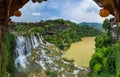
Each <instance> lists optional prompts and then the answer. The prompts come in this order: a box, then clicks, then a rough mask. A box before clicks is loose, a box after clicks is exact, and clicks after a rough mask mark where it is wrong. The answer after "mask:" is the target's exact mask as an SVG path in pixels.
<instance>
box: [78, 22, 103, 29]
mask: <svg viewBox="0 0 120 77" xmlns="http://www.w3.org/2000/svg"><path fill="white" fill-rule="evenodd" d="M78 25H89V26H94V27H99V28H102V23H98V22H81V23H79V24H78Z"/></svg>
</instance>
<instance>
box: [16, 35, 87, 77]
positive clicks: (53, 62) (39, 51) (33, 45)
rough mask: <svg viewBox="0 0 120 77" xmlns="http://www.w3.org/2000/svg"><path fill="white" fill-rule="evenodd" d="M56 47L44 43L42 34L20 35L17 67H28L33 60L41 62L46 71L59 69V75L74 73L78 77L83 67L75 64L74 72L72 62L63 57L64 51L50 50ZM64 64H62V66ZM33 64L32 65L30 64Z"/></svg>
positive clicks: (63, 76)
mask: <svg viewBox="0 0 120 77" xmlns="http://www.w3.org/2000/svg"><path fill="white" fill-rule="evenodd" d="M49 47H50V48H51V49H52V47H53V49H55V48H56V46H55V45H53V44H50V43H46V44H44V43H43V38H42V36H41V35H40V34H37V35H30V36H29V37H24V36H21V35H18V36H17V38H16V47H15V53H16V58H15V66H16V68H19V67H22V68H23V69H27V68H26V67H27V66H29V65H30V64H31V62H34V63H37V64H39V66H40V67H41V68H42V70H44V71H46V70H47V71H48V70H49V71H58V72H61V75H58V77H61V76H62V77H67V76H66V75H68V74H69V75H74V77H77V75H78V74H79V72H80V70H85V69H84V68H83V69H81V68H79V67H77V65H74V66H73V67H72V69H74V70H73V71H72V72H68V71H71V70H69V69H71V62H67V61H65V60H64V59H62V55H59V54H61V53H62V52H59V51H57V50H50V48H49ZM61 65H62V66H61ZM30 66H31V65H30ZM69 66H70V67H69Z"/></svg>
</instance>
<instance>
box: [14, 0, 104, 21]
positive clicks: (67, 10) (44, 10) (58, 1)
mask: <svg viewBox="0 0 120 77" xmlns="http://www.w3.org/2000/svg"><path fill="white" fill-rule="evenodd" d="M99 10H100V8H99V7H98V6H97V4H95V2H93V0H48V1H46V2H43V3H32V2H31V1H29V2H28V3H27V4H26V5H24V6H23V8H21V9H20V11H21V12H22V16H21V17H12V20H13V21H15V22H38V21H40V20H48V19H58V18H61V19H65V20H71V21H73V22H76V23H80V22H101V23H102V22H103V20H104V18H102V17H100V16H99Z"/></svg>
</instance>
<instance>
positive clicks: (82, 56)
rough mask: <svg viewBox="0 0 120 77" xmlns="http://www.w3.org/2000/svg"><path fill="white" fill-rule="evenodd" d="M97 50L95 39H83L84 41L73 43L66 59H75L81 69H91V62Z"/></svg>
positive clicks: (66, 54)
mask: <svg viewBox="0 0 120 77" xmlns="http://www.w3.org/2000/svg"><path fill="white" fill-rule="evenodd" d="M94 49H95V37H86V38H82V41H80V42H76V43H73V44H72V45H71V47H70V48H69V49H68V51H66V53H65V55H64V57H65V58H68V59H74V60H75V64H76V65H78V66H80V67H89V61H90V59H91V56H92V54H93V53H94V51H95V50H94Z"/></svg>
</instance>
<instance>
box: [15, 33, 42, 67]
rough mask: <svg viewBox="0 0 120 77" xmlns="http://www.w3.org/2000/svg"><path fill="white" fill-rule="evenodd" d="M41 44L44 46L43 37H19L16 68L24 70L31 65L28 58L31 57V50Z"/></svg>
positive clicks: (17, 40) (16, 50) (17, 39)
mask: <svg viewBox="0 0 120 77" xmlns="http://www.w3.org/2000/svg"><path fill="white" fill-rule="evenodd" d="M38 37H39V38H38ZM39 44H43V42H42V39H41V36H36V35H31V36H30V37H27V38H26V37H24V36H21V35H18V36H17V38H16V47H15V53H16V59H15V66H16V68H18V67H19V66H21V67H24V68H25V67H26V64H28V63H29V62H28V60H27V57H28V56H30V55H31V50H32V49H34V48H36V47H38V45H39Z"/></svg>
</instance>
